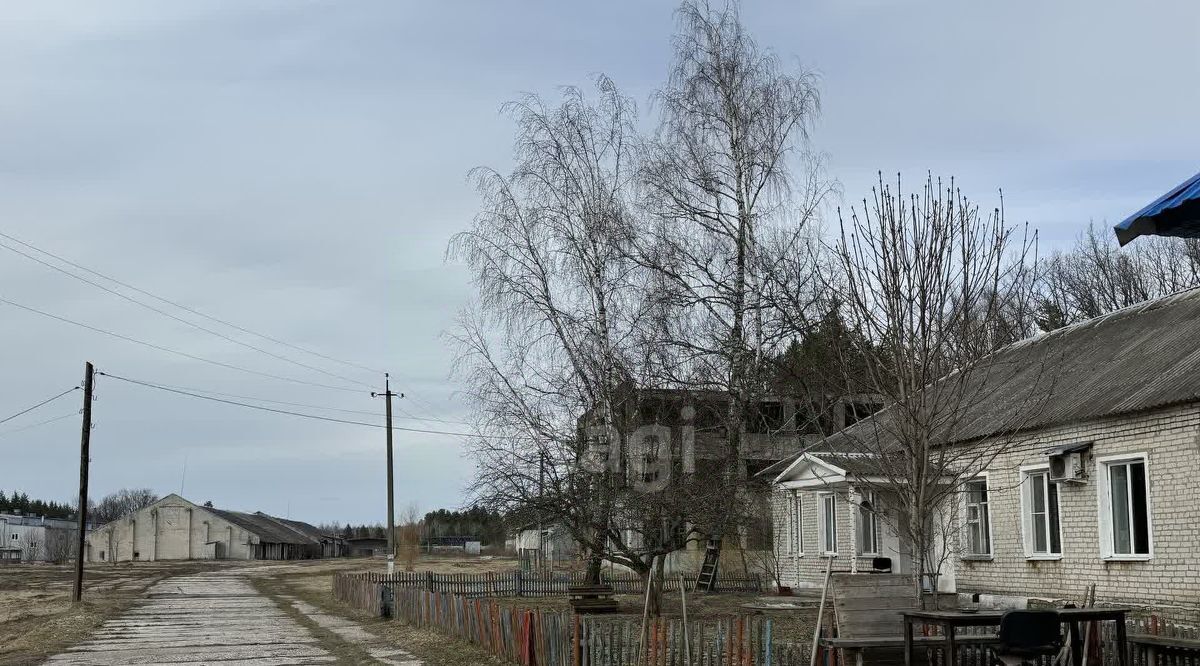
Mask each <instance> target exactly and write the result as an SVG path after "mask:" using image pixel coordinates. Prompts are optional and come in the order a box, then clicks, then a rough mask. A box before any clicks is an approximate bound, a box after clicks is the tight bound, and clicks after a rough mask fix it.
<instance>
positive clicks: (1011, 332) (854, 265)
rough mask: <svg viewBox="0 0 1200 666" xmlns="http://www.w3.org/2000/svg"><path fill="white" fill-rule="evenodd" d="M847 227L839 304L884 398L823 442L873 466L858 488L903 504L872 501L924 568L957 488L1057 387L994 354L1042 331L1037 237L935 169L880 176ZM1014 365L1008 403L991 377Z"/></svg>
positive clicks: (841, 242) (932, 559)
mask: <svg viewBox="0 0 1200 666" xmlns="http://www.w3.org/2000/svg"><path fill="white" fill-rule="evenodd" d="M840 227H841V233H840V237H839V238H838V240H837V242H836V243H835V244H834V245H833V247H832V248H831V251H832V252H833V254H834V256H835V257H836V258H837V261H838V262H839V263H840V265H841V275H842V278H843V280H844V284H843V285H842V286H841V287H840V289H839V298H840V300H841V303H842V308H841V311H842V313H843V316H845V318H846V320H847V323H848V325H849V326H850V327H851V328H852V329H853V330H854V331H855V332H856V333H857V335H858V336H859V337H860V339H862V340H863V341H864V342H865V343H867V344H864V345H862V346H861V347H860V348H859V352H860V353H861V355H862V357H863V358H864V359H865V366H864V369H865V371H866V378H867V381H869V383H870V387H871V389H872V390H873V391H874V392H875V393H877V394H879V395H880V396H882V397H883V398H884V400H885V403H886V405H887V407H886V408H885V409H884V410H883V411H882V412H880V413H878V414H876V415H875V416H873V417H871V418H869V419H867V420H864V421H862V422H860V423H858V424H856V425H855V426H853V427H851V428H849V429H847V430H844V431H842V432H840V433H838V434H836V435H834V436H833V437H831V438H829V439H828V440H826V444H825V446H826V447H828V448H829V449H831V450H834V451H840V452H844V453H847V454H850V455H854V456H857V460H858V461H859V462H858V463H857V464H859V465H860V466H863V467H864V468H866V473H863V474H860V475H859V478H858V480H857V481H856V484H857V486H858V488H859V491H860V493H861V494H862V495H863V496H866V495H867V493H875V494H877V495H879V496H887V497H889V498H892V499H891V502H890V504H892V505H893V506H894V507H895V511H894V513H892V514H891V515H886V514H885V512H883V511H881V509H880V507H881V506H882V505H884V504H887V503H885V502H877V503H876V504H874V505H872V506H871V507H870V508H869V510H870V511H873V512H875V513H877V514H882V517H883V518H884V519H886V520H888V521H889V522H891V523H893V526H894V527H895V528H896V529H897V532H898V534H899V535H901V537H902V538H905V539H907V540H908V541H909V543H911V544H912V546H913V554H914V559H915V562H914V564H915V565H916V566H915V572H916V573H918V574H923V573H935V574H936V573H938V571H936V570H934V569H932V568H931V567H937V566H938V564H939V562H938V560H939V559H940V558H939V557H938V553H936V552H935V551H936V550H937V548H935V543H937V542H938V540H939V536H938V535H941V534H945V533H946V528H945V525H944V524H943V523H945V522H946V521H949V520H950V519H952V518H953V516H954V514H955V513H956V510H957V502H956V501H955V498H956V497H957V496H958V493H959V492H960V491H961V489H962V487H963V485H964V484H965V483H966V482H967V481H968V480H970V479H971V478H973V477H974V476H976V475H977V474H978V472H979V471H981V470H982V469H984V468H986V467H987V465H988V464H989V463H990V462H991V461H992V460H993V459H994V458H995V457H996V456H997V455H999V454H1000V453H1002V452H1004V451H1006V450H1009V449H1010V448H1011V447H1012V446H1014V445H1015V444H1017V443H1018V442H1019V441H1020V438H1019V434H1018V433H1019V431H1020V430H1021V426H1022V425H1023V424H1024V423H1027V422H1029V421H1031V420H1032V419H1033V418H1035V417H1036V415H1037V413H1038V411H1039V410H1040V408H1041V405H1043V404H1044V403H1045V400H1046V399H1047V398H1048V397H1049V393H1050V389H1051V388H1052V385H1051V384H1052V382H1049V383H1048V380H1049V379H1050V378H1049V377H1048V376H1047V375H1044V374H1042V373H1041V372H1040V368H1039V367H1030V364H1029V362H1028V361H1029V359H1023V360H1022V363H1021V367H1016V366H1015V365H1014V362H1013V361H1012V359H1011V358H1010V357H1008V356H1006V355H1004V354H997V353H994V352H995V351H996V350H997V349H998V348H1001V347H1003V346H1004V345H1006V344H1008V343H1011V342H1015V341H1017V340H1020V339H1022V338H1025V337H1027V336H1029V335H1031V334H1032V333H1033V332H1034V331H1035V325H1034V321H1033V319H1034V317H1033V310H1034V308H1033V304H1034V298H1033V296H1034V293H1033V288H1034V279H1033V278H1034V274H1035V266H1036V262H1035V257H1034V251H1035V249H1034V248H1035V239H1034V238H1032V237H1030V236H1028V235H1027V234H1022V233H1021V231H1020V229H1016V228H1013V227H1010V226H1008V225H1007V224H1006V222H1005V219H1004V212H1003V208H1002V207H1000V208H996V209H995V210H993V211H992V212H991V213H990V214H989V215H986V216H981V215H980V214H979V210H978V206H977V205H975V204H974V203H972V202H970V201H968V200H967V199H966V198H965V197H964V196H963V195H962V194H961V193H960V192H959V191H958V190H957V189H956V188H955V186H954V182H953V181H951V182H950V183H949V185H948V186H944V185H943V183H942V182H941V181H940V180H937V181H935V180H933V179H932V177H930V178H929V179H927V180H926V182H925V184H924V187H923V188H922V190H920V191H918V192H916V193H913V194H910V195H906V194H904V193H903V191H902V189H901V183H900V181H899V178H897V182H896V183H895V185H894V186H890V185H887V184H885V183H884V182H883V181H882V178H881V180H880V183H879V186H878V187H877V188H876V189H874V190H873V198H872V200H871V201H870V202H867V201H864V202H863V205H862V207H861V208H858V207H855V208H854V209H852V210H851V211H850V213H849V216H848V217H842V218H841V225H840ZM1032 365H1033V366H1038V364H1037V363H1034V364H1032ZM1017 372H1020V373H1023V377H1024V378H1025V379H1026V380H1028V381H1027V382H1026V383H1025V385H1026V386H1027V387H1028V393H1027V394H1024V395H1017V396H1012V395H1006V396H1003V398H1004V400H1003V402H1000V401H999V400H998V396H997V395H995V393H994V391H995V387H996V386H998V385H999V384H1000V383H1001V382H1002V381H1003V380H1005V379H1007V378H1009V377H1011V376H1013V375H1014V374H1015V373H1017ZM854 380H855V381H860V380H861V377H855V378H854ZM993 404H1003V405H1009V406H1013V407H1012V409H1008V410H1004V411H1001V410H1000V409H995V410H992V409H991V406H992V405H993ZM981 414H985V415H986V416H985V417H982V418H981V416H980V415H981ZM985 421H986V422H985ZM969 433H974V434H977V435H978V436H976V437H975V438H974V439H973V440H972V442H971V445H970V446H956V445H954V444H955V443H956V442H958V441H959V440H960V439H961V438H962V437H963V436H965V435H967V434H969ZM979 433H982V434H979ZM915 579H916V581H915V582H916V590H917V592H918V593H919V591H920V585H921V582H920V576H915Z"/></svg>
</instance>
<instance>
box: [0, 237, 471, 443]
mask: <svg viewBox="0 0 1200 666" xmlns="http://www.w3.org/2000/svg"><path fill="white" fill-rule="evenodd" d="M0 238H4V239H7V240H9V241H12V242H14V243H18V244H20V245H22V246H24V247H26V248H29V249H30V250H33V251H34V252H37V253H39V254H43V255H45V256H47V257H51V258H53V259H56V260H58V261H60V262H62V263H64V264H66V265H68V266H71V267H73V268H77V269H79V270H81V271H83V272H85V273H89V274H91V275H95V276H96V277H99V278H102V279H104V280H108V281H109V282H112V283H113V284H117V285H120V286H122V287H125V288H126V289H129V290H131V291H135V292H137V293H139V294H143V295H145V296H149V297H150V298H153V299H155V300H157V301H160V302H163V303H166V304H167V305H171V306H173V307H176V308H179V309H180V310H183V311H185V312H189V313H191V314H193V315H196V316H197V317H202V318H204V319H207V320H209V321H213V322H216V323H218V324H221V325H224V326H228V327H229V328H232V329H234V330H236V331H240V332H242V333H246V334H248V335H253V336H255V337H258V338H261V339H263V340H267V341H268V342H273V343H275V344H278V345H282V346H284V347H288V348H291V349H294V350H296V351H299V352H303V353H305V354H310V355H312V356H315V357H317V358H321V359H324V360H326V361H331V362H333V363H340V364H341V365H344V366H346V367H350V368H356V369H359V370H364V371H366V372H370V373H374V374H379V373H382V372H383V371H382V370H378V369H375V368H371V367H368V366H365V365H362V364H361V363H355V362H353V361H347V360H344V359H340V358H337V357H334V356H329V355H327V354H322V353H320V352H317V351H313V350H311V349H308V348H306V347H301V346H300V345H295V344H292V343H290V342H287V341H285V340H280V339H279V338H276V337H273V336H270V335H267V334H265V333H260V332H258V331H255V330H252V329H249V328H246V327H244V326H239V325H237V324H235V323H233V322H231V321H228V320H225V319H221V318H219V317H214V316H212V315H210V314H206V313H204V312H201V311H199V310H197V309H195V308H191V307H188V306H186V305H184V304H182V303H180V302H178V301H174V300H171V299H169V298H167V297H165V296H160V295H158V294H155V293H153V292H151V291H147V290H145V289H142V288H141V287H137V286H135V285H132V284H130V283H128V282H124V281H122V280H119V279H117V278H115V277H112V276H111V275H106V274H104V273H101V272H100V271H97V270H94V269H91V268H88V267H87V266H84V265H82V264H79V263H76V262H74V261H71V260H70V259H67V258H66V257H63V256H61V255H58V254H55V253H53V252H51V251H49V250H45V249H43V248H40V247H38V246H36V245H34V244H32V243H30V242H28V241H24V240H21V239H20V238H17V237H15V236H11V235H9V234H6V233H4V232H2V231H0ZM0 247H3V248H5V249H7V250H9V251H11V252H15V253H16V254H19V255H21V256H24V257H26V258H28V259H30V260H32V261H36V262H38V263H40V264H42V265H44V266H47V267H49V268H52V269H54V270H56V271H59V272H61V273H63V274H64V275H68V276H70V277H73V278H75V279H77V280H80V281H83V282H86V283H88V284H90V285H92V286H95V287H97V288H99V289H103V290H104V291H107V292H109V293H112V294H115V295H117V296H119V297H121V298H124V299H125V300H128V301H130V302H132V303H136V304H138V305H141V306H142V307H145V308H147V309H150V310H153V311H154V312H158V313H159V314H162V315H164V316H167V317H170V318H171V319H175V320H176V321H180V322H183V323H184V324H187V325H188V326H192V327H194V328H197V329H199V330H202V331H205V332H207V333H211V334H213V335H216V336H218V337H221V338H223V339H225V340H229V341H230V342H233V343H235V344H239V345H242V346H244V347H248V348H250V349H253V350H255V351H260V352H262V353H264V354H267V355H268V356H272V357H274V358H277V359H280V360H283V361H286V362H288V363H293V364H295V365H299V366H300V367H304V368H309V369H312V370H316V371H317V372H320V373H322V374H326V375H329V376H332V377H336V378H338V379H342V380H343V381H349V382H351V383H354V384H358V385H360V386H366V387H370V385H369V384H366V383H363V382H361V381H358V380H355V379H351V378H349V377H344V376H342V375H338V374H336V373H331V372H327V371H326V370H324V369H321V368H316V367H314V366H310V365H307V364H304V363H301V362H299V361H295V360H294V359H289V358H287V357H283V356H279V355H276V354H274V353H272V352H269V351H266V350H263V349H259V348H258V347H255V346H253V345H250V344H247V343H245V342H242V341H240V340H236V339H233V338H230V337H228V336H226V335H223V334H221V333H219V332H216V331H211V330H209V329H207V328H205V327H202V326H199V325H198V324H195V323H194V322H190V321H188V320H186V319H181V318H179V317H176V316H174V315H171V314H168V313H166V312H163V311H162V310H159V309H158V308H155V307H153V306H150V305H148V304H146V303H143V302H141V301H138V300H135V299H133V298H130V297H129V296H128V295H126V294H122V293H120V292H118V291H115V290H113V289H110V288H108V287H104V286H102V285H99V284H97V283H95V282H92V281H91V280H87V279H86V278H83V277H80V276H78V275H76V274H74V273H71V272H69V271H66V270H63V269H62V268H61V267H58V266H55V265H53V264H50V263H48V262H46V261H43V260H41V259H38V258H37V257H34V256H31V255H29V254H26V253H24V252H22V251H20V250H18V249H16V248H13V247H9V246H7V245H4V244H0ZM409 393H410V395H409V396H408V398H409V399H410V400H412V401H413V402H415V403H417V404H418V405H422V406H423V407H424V408H425V409H430V410H434V409H435V408H434V407H433V405H431V404H429V403H428V402H427V401H424V400H421V399H420V398H419V397H417V396H415V395H411V391H410V392H409ZM400 411H402V412H403V409H400ZM409 417H410V418H413V419H416V420H420V421H437V422H440V423H450V424H462V425H467V424H464V423H462V422H461V421H452V420H446V419H437V418H421V417H416V416H412V415H411V414H409Z"/></svg>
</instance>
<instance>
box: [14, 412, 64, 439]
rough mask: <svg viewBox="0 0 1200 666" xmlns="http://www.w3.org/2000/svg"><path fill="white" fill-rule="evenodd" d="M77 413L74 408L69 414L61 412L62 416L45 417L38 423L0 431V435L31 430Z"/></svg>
mask: <svg viewBox="0 0 1200 666" xmlns="http://www.w3.org/2000/svg"><path fill="white" fill-rule="evenodd" d="M78 415H79V410H75V411H73V412H71V413H70V414H63V415H62V416H56V417H54V418H52V419H46V420H45V421H40V422H38V423H34V424H31V425H27V426H21V427H20V428H13V429H12V430H5V431H3V432H0V437H4V436H5V435H12V434H15V433H18V432H22V431H25V430H32V429H33V428H37V427H40V426H44V425H47V424H50V423H54V422H55V421H61V420H63V419H66V418H70V417H72V416H78Z"/></svg>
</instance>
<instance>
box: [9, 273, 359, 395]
mask: <svg viewBox="0 0 1200 666" xmlns="http://www.w3.org/2000/svg"><path fill="white" fill-rule="evenodd" d="M0 303H4V304H6V305H11V306H12V307H14V308H19V309H21V310H25V311H26V312H32V313H34V314H38V315H41V316H43V317H48V318H50V319H55V320H57V321H61V322H64V323H67V324H73V325H75V326H79V327H80V328H86V329H88V330H89V331H95V332H96V333H102V334H104V335H107V336H110V337H114V338H117V339H118V340H124V341H126V342H132V343H134V344H137V345H142V346H143V347H149V348H150V349H156V350H158V351H162V352H167V353H168V354H175V355H177V356H182V357H184V358H190V359H192V360H193V361H200V362H202V363H209V364H211V365H216V366H219V367H222V368H228V369H230V370H237V371H239V372H245V373H248V374H251V375H258V376H259V377H269V378H271V379H277V380H279V381H284V382H291V383H293V384H305V385H307V386H316V387H319V388H326V389H331V390H335V391H348V392H350V393H360V392H361V390H360V389H352V388H346V387H345V386H334V385H332V384H320V383H317V382H310V381H306V380H303V379H296V378H295V377H285V376H283V375H276V374H272V373H269V372H261V371H259V370H251V369H250V368H243V367H241V366H238V365H233V364H231V363H224V362H222V361H215V360H213V359H210V358H204V357H203V356H196V355H195V354H189V353H187V352H183V351H179V350H178V349H171V348H170V347H163V346H162V345H156V344H154V343H153V342H146V341H145V340H138V339H137V338H132V337H129V336H128V335H122V334H120V333H113V332H112V331H107V330H105V329H103V328H97V327H95V326H91V325H89V324H84V323H81V322H78V321H75V320H73V319H68V318H66V317H63V316H60V315H56V314H52V313H50V312H45V311H44V310H38V309H37V308H32V307H29V306H28V305H21V304H20V303H17V302H14V301H10V300H8V299H6V298H3V297H0Z"/></svg>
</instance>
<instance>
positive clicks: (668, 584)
mask: <svg viewBox="0 0 1200 666" xmlns="http://www.w3.org/2000/svg"><path fill="white" fill-rule="evenodd" d="M338 575H339V576H353V577H359V578H361V579H364V580H368V581H371V582H373V583H377V584H384V585H387V586H388V587H390V588H393V589H398V590H399V589H412V590H425V591H427V592H450V593H453V594H458V595H463V596H468V597H547V596H565V595H566V594H567V592H568V588H570V587H572V586H575V585H584V584H586V583H587V578H586V575H585V574H584V573H582V572H572V573H566V572H563V573H555V574H538V573H529V572H522V571H511V572H507V573H505V572H500V573H494V572H489V573H481V574H438V573H433V572H431V571H423V572H398V573H394V574H379V573H358V574H338ZM696 578H697V576H696V575H695V574H692V575H688V576H685V577H684V587H685V588H686V589H687V590H688V591H692V590H695V589H696ZM601 582H603V583H604V584H606V585H610V586H612V588H613V592H615V593H616V594H641V593H644V592H645V589H646V582H645V580H643V579H642V578H639V577H638V576H637V575H635V574H614V575H601ZM663 589H664V590H665V591H667V592H677V591H679V579H678V578H677V577H670V576H668V577H665V578H664V580H663ZM716 589H718V590H720V591H723V592H762V590H763V581H762V578H761V577H760V576H758V575H750V576H718V577H717V587H716Z"/></svg>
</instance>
